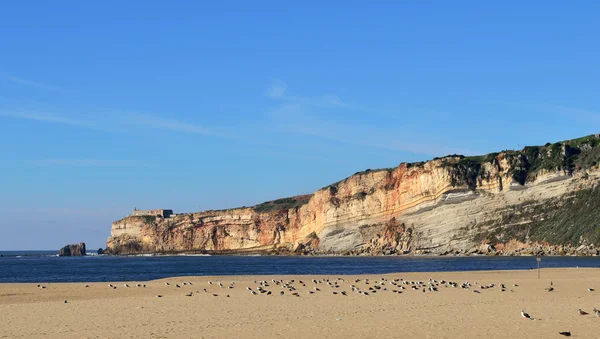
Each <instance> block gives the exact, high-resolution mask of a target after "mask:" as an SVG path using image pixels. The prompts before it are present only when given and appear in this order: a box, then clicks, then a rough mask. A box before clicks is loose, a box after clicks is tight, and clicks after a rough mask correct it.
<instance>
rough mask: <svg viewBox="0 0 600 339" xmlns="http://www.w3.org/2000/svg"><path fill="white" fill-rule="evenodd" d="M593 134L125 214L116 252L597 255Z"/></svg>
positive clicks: (596, 142)
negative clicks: (229, 202)
mask: <svg viewBox="0 0 600 339" xmlns="http://www.w3.org/2000/svg"><path fill="white" fill-rule="evenodd" d="M599 160H600V137H599V136H598V135H592V136H588V137H584V138H580V139H575V140H569V141H564V142H558V143H554V144H546V145H544V146H533V147H525V148H524V149H522V150H520V151H503V152H499V153H492V154H488V155H484V156H473V157H464V156H459V155H452V156H447V157H443V158H435V159H433V160H430V161H427V162H422V163H412V164H407V163H402V164H400V165H399V166H398V167H396V168H390V169H380V170H366V171H364V172H359V173H356V174H354V175H352V176H350V177H348V178H346V179H344V180H342V181H340V182H337V183H334V184H332V185H330V186H327V187H324V188H322V189H320V190H318V191H316V192H315V193H314V194H312V195H305V196H297V197H292V198H285V199H279V200H275V201H271V202H266V203H263V204H260V205H257V206H254V207H249V208H236V209H229V210H222V211H204V212H199V213H188V214H180V215H175V216H171V217H169V218H164V217H155V216H129V217H126V218H124V219H121V220H119V221H116V222H114V223H113V224H112V229H111V236H110V238H108V240H107V250H108V251H109V252H111V253H114V254H131V253H148V252H180V251H197V252H204V253H243V252H275V253H338V254H371V255H378V254H408V253H452V252H454V253H468V252H469V253H472V252H475V251H477V252H482V253H500V254H514V253H531V252H532V251H544V252H546V253H556V254H561V253H562V254H568V253H576V252H577V253H580V252H585V251H587V252H585V253H586V254H595V253H596V252H595V251H596V250H595V248H596V245H597V244H600V188H598V183H599V179H600V169H599V166H598V161H599Z"/></svg>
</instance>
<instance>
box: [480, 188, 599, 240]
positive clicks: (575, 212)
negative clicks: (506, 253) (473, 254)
mask: <svg viewBox="0 0 600 339" xmlns="http://www.w3.org/2000/svg"><path fill="white" fill-rule="evenodd" d="M501 213H502V218H501V219H500V220H497V221H494V222H493V223H487V224H486V223H483V224H481V225H480V229H479V230H478V231H477V235H476V238H475V240H476V241H485V240H487V241H489V242H490V243H491V244H497V243H505V242H507V241H509V240H511V239H514V240H518V241H521V242H526V241H534V242H535V241H537V242H547V243H549V244H565V245H566V244H570V245H573V246H577V245H581V244H594V245H596V246H598V245H600V186H599V185H598V183H595V184H593V186H592V187H591V188H587V189H582V190H580V191H577V192H575V193H574V194H572V195H570V196H568V197H562V198H554V199H549V200H546V201H541V202H535V201H525V202H523V203H521V204H519V205H516V206H509V207H508V208H507V209H506V210H504V211H502V212H501Z"/></svg>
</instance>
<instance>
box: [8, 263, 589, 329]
mask: <svg viewBox="0 0 600 339" xmlns="http://www.w3.org/2000/svg"><path fill="white" fill-rule="evenodd" d="M273 279H275V280H281V281H282V282H281V283H279V284H278V285H277V284H275V283H273V282H272V280H273ZM313 279H315V280H317V283H316V284H315V283H314V282H313V281H312V280H313ZM327 279H328V280H329V283H330V284H331V285H333V286H335V285H336V282H337V286H338V287H332V286H330V285H329V284H328V283H327ZM366 279H368V282H369V283H368V284H367V283H366ZM400 279H402V280H400ZM429 279H435V280H436V283H437V284H438V286H437V289H438V291H437V292H436V291H429V290H428V289H426V292H423V288H422V287H419V288H418V289H417V290H414V289H413V288H411V286H412V285H411V284H410V283H403V282H404V281H408V282H412V281H421V282H423V283H425V285H427V282H428V281H429ZM292 280H294V282H291V281H292ZM342 280H343V281H342ZM357 280H358V281H357ZM394 280H396V282H395V283H394V284H392V282H394ZM442 280H444V281H445V282H446V283H445V284H442V283H441V281H442ZM209 281H210V282H212V284H209ZM255 281H256V282H255ZM260 281H266V282H267V284H268V286H263V287H262V288H263V289H264V290H266V291H271V294H268V292H265V293H260V291H258V290H257V287H258V286H260ZM300 281H302V283H301V282H300ZM319 281H320V282H319ZM450 281H452V282H457V283H458V285H459V286H458V287H448V282H450ZM466 281H468V282H469V283H470V284H471V287H470V288H468V289H467V288H461V287H460V284H462V283H464V282H466ZM551 281H552V287H553V288H554V290H553V291H551V292H549V291H548V290H547V288H549V287H550V282H551ZM190 282H191V283H192V285H190V284H189V283H190ZM218 282H221V283H222V284H223V288H221V287H219V285H218ZM231 282H235V284H234V285H233V288H228V287H229V286H230V284H231ZM166 283H169V285H167V284H166ZM184 283H185V285H184ZM40 284H41V286H43V287H45V288H40V287H38V284H0V314H1V315H2V316H1V317H0V338H65V337H67V338H434V337H435V338H485V337H502V338H559V337H562V336H561V335H560V334H559V331H571V332H572V337H576V338H598V336H599V335H598V333H600V318H599V317H597V316H596V314H595V313H594V312H593V309H594V307H598V308H600V269H583V268H574V269H543V270H542V278H541V279H539V280H538V279H537V271H535V270H530V271H491V272H446V273H397V274H385V275H369V276H232V277H176V278H170V279H161V280H155V281H149V282H127V283H123V282H113V283H89V284H87V285H88V287H85V285H86V284H84V283H60V284H58V283H57V284H52V283H48V284H46V283H42V282H40ZM109 284H112V285H114V286H116V289H115V288H111V287H109ZM124 284H127V285H129V287H125V285H124ZM137 284H141V286H143V285H146V287H137V286H136V285H137ZM490 284H494V287H491V288H485V286H488V285H490ZM500 284H504V285H505V287H506V288H505V291H504V292H503V291H502V290H501V287H500ZM176 285H178V286H179V287H177V286H176ZM263 285H264V284H263ZM283 285H286V286H285V287H283ZM303 285H305V286H303ZM352 285H354V287H355V292H352ZM376 285H377V286H379V289H378V290H376V289H375V286H376ZM514 285H517V286H514ZM292 286H293V288H295V291H290V290H289V288H290V287H292ZM400 286H402V287H404V289H401V288H400ZM433 286H435V284H434V285H433ZM481 286H483V288H482V287H481ZM315 287H317V288H318V289H319V290H320V291H316V290H315ZM248 288H250V289H251V290H252V291H253V292H254V293H256V295H254V294H253V293H252V292H251V291H250V290H248ZM369 288H371V289H372V290H369ZM588 288H593V289H597V291H589V290H588ZM204 289H206V292H204ZM358 290H360V291H363V292H367V293H368V295H363V294H362V293H359V292H357V291H358ZM373 290H376V292H375V293H373ZM475 290H477V291H479V292H480V293H477V292H474V291H475ZM281 291H284V295H281V294H280V293H281ZM309 291H312V292H313V293H312V294H311V293H309ZM342 291H344V292H346V294H347V295H343V294H342V293H341V292H342ZM394 291H396V292H394ZM333 292H337V294H333ZM398 292H402V293H398ZM190 293H191V296H187V295H189V294H190ZM293 293H298V296H294V295H293ZM213 294H215V295H216V296H215V295H213ZM158 295H160V296H161V297H157V296H158ZM227 295H229V297H227ZM65 301H66V303H65ZM578 309H582V310H584V311H586V312H589V315H580V314H579V312H578ZM521 310H525V311H526V312H527V313H528V314H530V315H531V316H532V317H533V318H534V319H535V320H528V319H525V318H523V317H522V316H521Z"/></svg>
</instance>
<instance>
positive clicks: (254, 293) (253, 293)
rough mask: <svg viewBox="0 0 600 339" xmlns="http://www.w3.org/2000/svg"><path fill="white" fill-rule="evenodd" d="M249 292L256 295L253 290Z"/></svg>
mask: <svg viewBox="0 0 600 339" xmlns="http://www.w3.org/2000/svg"><path fill="white" fill-rule="evenodd" d="M250 293H252V295H257V294H258V293H256V292H254V291H250Z"/></svg>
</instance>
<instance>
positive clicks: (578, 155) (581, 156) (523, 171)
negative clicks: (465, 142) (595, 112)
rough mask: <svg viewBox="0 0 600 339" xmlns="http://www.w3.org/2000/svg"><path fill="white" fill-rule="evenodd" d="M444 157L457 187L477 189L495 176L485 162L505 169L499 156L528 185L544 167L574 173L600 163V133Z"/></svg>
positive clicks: (514, 174) (511, 171)
mask: <svg viewBox="0 0 600 339" xmlns="http://www.w3.org/2000/svg"><path fill="white" fill-rule="evenodd" d="M437 159H440V158H437ZM441 159H442V166H443V167H445V168H448V169H449V170H450V175H451V183H452V185H453V186H462V185H467V187H468V188H469V189H475V188H476V187H477V186H478V184H480V183H481V182H482V181H483V180H490V179H492V178H490V176H489V173H486V171H485V170H484V167H483V165H484V164H486V163H489V164H490V165H493V166H497V167H498V169H502V168H500V162H499V159H504V160H506V162H507V163H508V166H509V168H508V169H507V170H508V172H509V173H510V175H511V177H512V179H513V180H515V181H516V182H518V183H519V184H521V185H524V184H525V183H526V182H527V181H531V180H533V179H535V177H536V175H537V173H538V172H539V171H541V170H547V171H563V172H564V173H565V174H568V175H571V174H572V173H573V172H574V171H575V170H585V169H589V168H592V167H595V166H597V165H598V163H599V162H600V136H599V135H597V134H596V135H589V136H586V137H583V138H579V139H573V140H568V141H563V142H557V143H554V144H550V143H547V144H545V145H544V146H526V147H524V148H523V149H522V150H520V151H513V150H507V151H504V152H501V153H490V154H487V155H483V156H471V157H465V156H462V155H456V154H455V155H450V156H447V157H443V158H441Z"/></svg>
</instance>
